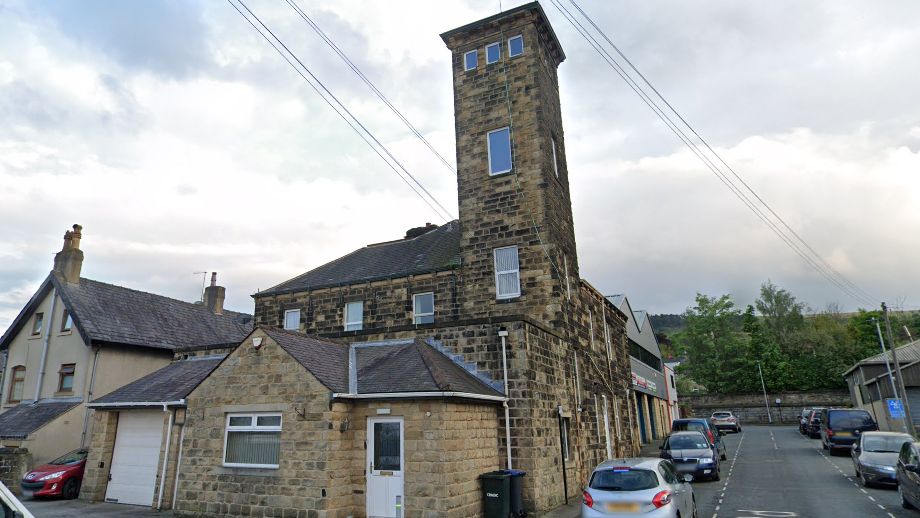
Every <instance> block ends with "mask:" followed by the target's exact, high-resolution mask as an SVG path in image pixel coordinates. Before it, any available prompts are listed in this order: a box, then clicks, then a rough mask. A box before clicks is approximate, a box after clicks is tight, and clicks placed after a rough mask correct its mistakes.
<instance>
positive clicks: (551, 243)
mask: <svg viewBox="0 0 920 518" xmlns="http://www.w3.org/2000/svg"><path fill="white" fill-rule="evenodd" d="M441 37H442V38H443V40H444V42H445V43H446V44H447V46H448V47H449V48H450V49H451V52H452V54H453V59H452V66H453V74H454V111H455V124H456V136H457V165H458V168H457V169H458V174H457V184H458V196H459V207H460V228H461V231H462V234H461V237H460V251H461V258H462V272H463V280H462V285H461V304H462V309H461V313H462V314H464V315H465V316H468V317H473V318H476V317H480V318H481V317H492V318H494V317H502V316H506V317H507V316H512V315H514V316H525V317H529V318H532V319H534V320H536V321H538V322H543V323H544V324H546V325H549V326H551V327H557V328H558V327H559V326H564V325H565V324H564V323H563V322H564V318H563V309H564V308H563V305H564V304H565V301H566V300H567V299H569V298H571V297H574V295H575V292H576V291H577V289H578V280H577V279H578V259H577V255H576V250H575V236H574V230H573V223H572V208H571V207H572V204H571V198H570V193H569V182H568V171H567V168H566V160H565V145H564V143H565V139H564V136H563V131H562V117H561V111H560V103H559V83H558V78H557V75H556V69H557V67H558V66H559V64H560V63H561V62H562V61H563V60H564V59H565V54H564V53H563V51H562V47H561V46H560V44H559V41H558V39H557V38H556V35H555V34H554V33H553V29H552V27H550V25H549V22H548V21H547V18H546V15H545V13H544V12H543V9H542V8H541V7H540V4H538V3H536V2H533V3H529V4H526V5H522V6H520V7H517V8H515V9H511V10H509V11H505V12H503V13H500V14H497V15H495V16H491V17H489V18H485V19H483V20H480V21H477V22H474V23H471V24H468V25H465V26H463V27H459V28H457V29H453V30H451V31H448V32H446V33H444V34H442V35H441ZM509 247H517V266H518V271H519V275H520V285H519V287H518V288H519V289H517V290H515V285H514V284H515V283H514V281H513V279H511V280H509V281H507V284H506V285H504V286H503V288H502V289H500V288H499V286H500V285H501V282H502V281H501V280H500V279H498V277H499V274H500V273H501V272H502V271H511V270H512V269H513V267H514V257H513V256H514V251H513V250H510V251H509V250H508V248H509Z"/></svg>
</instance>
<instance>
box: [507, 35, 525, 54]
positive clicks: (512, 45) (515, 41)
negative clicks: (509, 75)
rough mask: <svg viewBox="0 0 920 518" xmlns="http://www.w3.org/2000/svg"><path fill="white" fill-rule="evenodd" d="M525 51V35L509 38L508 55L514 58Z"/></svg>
mask: <svg viewBox="0 0 920 518" xmlns="http://www.w3.org/2000/svg"><path fill="white" fill-rule="evenodd" d="M523 53H524V37H523V36H521V35H520V34H519V35H517V36H513V37H511V38H508V57H509V58H513V57H517V56H520V55H521V54H523Z"/></svg>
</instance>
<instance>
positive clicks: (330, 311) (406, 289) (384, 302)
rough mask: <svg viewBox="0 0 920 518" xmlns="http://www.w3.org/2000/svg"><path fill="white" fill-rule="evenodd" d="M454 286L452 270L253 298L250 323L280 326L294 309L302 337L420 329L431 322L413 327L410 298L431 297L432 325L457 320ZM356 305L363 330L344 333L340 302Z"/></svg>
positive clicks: (342, 308)
mask: <svg viewBox="0 0 920 518" xmlns="http://www.w3.org/2000/svg"><path fill="white" fill-rule="evenodd" d="M452 224H454V225H456V224H457V223H456V222H454V223H452ZM458 282H459V274H458V272H456V271H444V272H438V273H433V274H425V275H413V276H410V277H399V278H396V279H387V280H382V281H375V282H369V283H362V284H352V285H347V286H339V287H335V288H322V289H318V290H313V291H303V292H298V293H285V294H279V295H271V296H265V295H260V296H259V297H258V298H256V305H255V321H256V323H257V324H262V325H269V326H275V327H284V312H285V311H287V310H292V309H297V310H300V331H301V332H303V333H307V334H316V335H331V334H338V335H341V336H353V335H359V334H362V333H366V332H374V331H378V332H379V331H383V330H386V329H390V328H408V329H413V328H421V329H424V328H428V327H432V325H433V324H423V325H418V326H416V325H414V324H413V320H412V317H413V315H412V296H413V294H416V293H427V292H432V293H434V318H435V322H436V323H437V322H443V321H449V320H456V319H457V318H458V316H459V314H458V310H459V306H458V304H459V301H458V295H457V289H458V288H457V284H458ZM357 301H363V302H364V322H363V324H364V329H363V330H362V331H359V332H345V331H344V311H345V309H344V308H345V304H346V303H347V302H357Z"/></svg>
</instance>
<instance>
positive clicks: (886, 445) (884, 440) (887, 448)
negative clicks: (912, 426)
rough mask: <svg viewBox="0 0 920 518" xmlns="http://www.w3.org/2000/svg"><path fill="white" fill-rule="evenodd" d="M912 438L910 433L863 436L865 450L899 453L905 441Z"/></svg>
mask: <svg viewBox="0 0 920 518" xmlns="http://www.w3.org/2000/svg"><path fill="white" fill-rule="evenodd" d="M912 440H913V439H912V438H911V437H910V436H909V435H867V436H865V437H863V451H867V452H874V453H882V452H887V453H898V452H900V451H901V446H903V445H904V443H905V442H910V441H912Z"/></svg>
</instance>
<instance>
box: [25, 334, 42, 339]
mask: <svg viewBox="0 0 920 518" xmlns="http://www.w3.org/2000/svg"><path fill="white" fill-rule="evenodd" d="M41 337H42V335H40V334H39V335H29V338H28V339H29V340H40V339H41Z"/></svg>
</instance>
